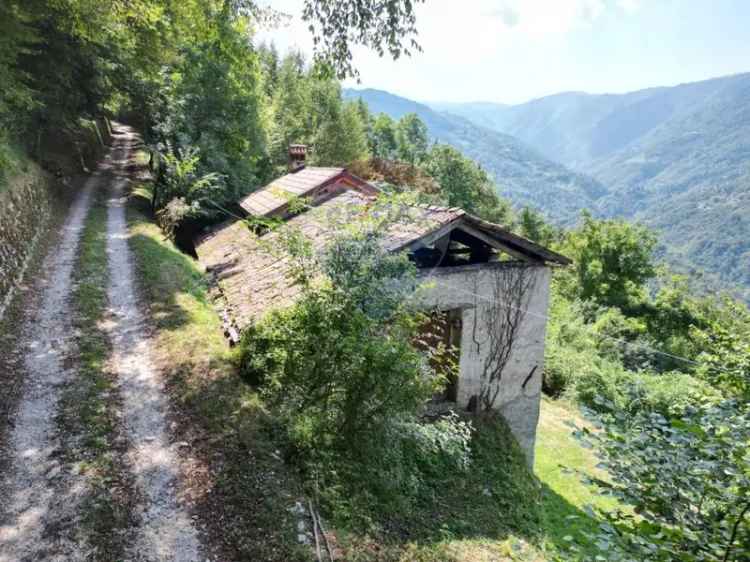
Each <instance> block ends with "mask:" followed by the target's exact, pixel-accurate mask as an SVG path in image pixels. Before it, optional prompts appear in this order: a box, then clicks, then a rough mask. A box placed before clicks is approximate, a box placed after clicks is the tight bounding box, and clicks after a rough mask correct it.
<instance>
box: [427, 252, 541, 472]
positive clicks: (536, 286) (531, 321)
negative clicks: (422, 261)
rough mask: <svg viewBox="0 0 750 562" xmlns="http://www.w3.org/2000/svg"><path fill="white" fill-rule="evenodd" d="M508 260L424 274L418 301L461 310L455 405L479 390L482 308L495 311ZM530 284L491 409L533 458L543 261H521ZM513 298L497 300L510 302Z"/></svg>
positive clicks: (484, 336) (485, 345)
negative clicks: (527, 263) (498, 285)
mask: <svg viewBox="0 0 750 562" xmlns="http://www.w3.org/2000/svg"><path fill="white" fill-rule="evenodd" d="M513 267H517V266H514V265H511V264H508V263H493V264H483V265H481V266H466V267H456V268H444V269H438V270H433V271H432V272H431V273H430V274H427V275H425V276H424V280H425V281H426V283H425V288H424V289H423V290H422V292H421V294H420V297H419V301H420V306H423V307H425V308H438V309H441V310H449V309H457V308H459V309H461V310H462V311H463V313H462V320H463V331H462V335H461V355H460V361H459V369H460V375H459V381H458V405H459V406H460V407H467V406H468V404H469V402H470V400H471V399H472V397H473V396H477V395H478V394H479V393H480V389H481V387H482V379H483V376H484V372H485V369H484V365H485V359H486V357H487V353H488V351H489V337H488V326H487V324H486V322H485V321H484V316H485V313H486V312H487V311H491V312H497V311H499V310H500V309H498V308H497V306H498V303H497V302H496V300H497V299H496V298H495V290H496V283H497V279H498V276H501V275H507V274H508V271H509V268H513ZM524 271H525V275H528V276H530V286H529V289H528V291H527V294H526V295H525V296H524V297H523V306H522V307H521V308H523V309H524V310H526V312H525V313H524V314H523V316H522V318H521V322H520V324H519V328H518V330H517V332H516V337H515V338H514V343H513V347H512V351H511V354H510V358H509V360H508V362H507V364H506V367H505V369H504V370H503V372H502V378H501V380H500V382H499V394H498V396H497V400H496V402H495V408H496V409H497V410H499V411H500V412H501V413H502V415H503V417H504V418H505V419H506V421H507V422H508V425H509V426H510V429H511V430H512V432H513V434H514V436H515V437H516V439H517V441H518V443H519V444H520V446H521V448H522V449H523V451H524V453H525V454H526V458H527V460H528V462H529V465H530V466H533V462H534V442H535V439H536V426H537V422H538V421H539V405H540V400H541V390H542V372H543V369H544V338H545V331H546V326H547V321H546V315H547V306H548V303H549V283H550V270H549V268H548V267H544V266H531V267H529V266H526V267H525V268H524ZM513 302H516V301H515V299H509V300H508V301H505V300H504V301H503V302H501V303H499V305H500V306H514V305H513V304H512V303H513Z"/></svg>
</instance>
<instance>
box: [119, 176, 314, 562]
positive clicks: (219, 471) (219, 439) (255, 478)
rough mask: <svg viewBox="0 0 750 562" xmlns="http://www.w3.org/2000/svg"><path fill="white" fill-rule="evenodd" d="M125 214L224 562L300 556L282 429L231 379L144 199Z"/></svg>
mask: <svg viewBox="0 0 750 562" xmlns="http://www.w3.org/2000/svg"><path fill="white" fill-rule="evenodd" d="M131 202H132V204H131V207H130V209H129V214H128V218H129V224H130V234H131V237H130V247H131V248H132V250H133V252H134V255H135V259H136V266H137V271H138V278H139V285H140V288H141V290H142V293H143V298H144V301H145V302H146V303H147V304H148V306H149V308H150V312H151V314H150V316H151V318H152V323H153V325H154V328H155V333H154V346H153V350H154V359H155V361H156V362H157V365H158V366H159V368H160V370H161V371H162V372H163V373H164V374H165V376H166V377H167V385H168V390H169V394H170V397H171V399H172V402H173V405H174V406H176V407H175V409H174V421H175V422H176V423H175V424H173V427H174V428H175V431H176V433H177V434H178V438H179V439H181V440H184V441H186V442H188V443H190V444H191V452H192V454H193V455H194V456H195V460H194V463H193V465H192V467H191V470H190V473H189V474H187V475H185V480H186V482H187V483H188V488H189V489H188V490H187V491H186V492H187V494H188V495H189V496H190V497H191V499H192V500H193V502H194V510H195V512H196V514H197V515H198V516H199V521H200V522H201V523H202V524H203V525H205V526H206V529H207V531H208V533H209V534H210V536H211V537H212V539H213V540H212V541H211V542H212V543H213V544H215V545H217V546H219V547H220V548H221V549H222V550H223V555H224V558H225V559H228V560H237V561H240V560H268V561H274V560H279V561H281V560H284V561H293V560H306V559H308V558H309V555H310V551H309V549H308V548H307V547H304V548H303V547H300V546H299V545H298V544H297V541H296V524H297V520H296V516H294V515H293V514H292V513H291V511H290V508H292V507H293V506H294V503H295V501H296V500H298V499H299V489H300V488H299V485H298V482H297V480H296V478H295V476H294V474H292V473H291V472H290V470H289V469H288V468H287V466H286V465H285V464H284V462H283V461H282V460H281V459H280V457H279V454H278V449H279V448H280V446H279V444H278V441H277V439H276V435H277V432H278V429H277V428H276V427H275V426H274V423H273V421H272V419H271V417H270V416H269V415H268V414H267V412H266V411H265V410H264V408H263V405H262V403H261V401H260V399H259V398H258V396H257V394H256V393H255V392H254V391H253V390H252V389H251V388H250V387H248V386H247V385H246V384H244V383H243V382H242V381H241V380H240V379H239V377H238V376H237V371H236V363H235V356H234V354H233V353H232V352H231V351H230V350H229V348H228V347H227V344H226V341H225V340H224V337H223V336H222V330H221V324H220V321H219V317H218V315H217V314H216V311H215V310H214V308H213V305H212V303H211V301H210V299H209V296H208V287H207V284H206V279H205V277H204V275H203V274H202V272H201V271H200V269H199V267H198V265H197V264H196V262H195V261H193V260H192V259H191V258H189V257H187V256H185V255H184V254H182V253H181V252H180V251H179V250H177V248H175V247H174V246H173V245H172V244H171V243H170V242H168V241H166V240H165V239H164V236H163V234H162V232H161V231H160V230H159V229H158V227H157V226H156V225H155V224H154V223H153V222H152V221H151V220H150V219H149V218H148V216H147V211H146V209H147V208H148V193H147V191H144V190H143V189H136V190H135V191H134V195H133V197H132V198H131Z"/></svg>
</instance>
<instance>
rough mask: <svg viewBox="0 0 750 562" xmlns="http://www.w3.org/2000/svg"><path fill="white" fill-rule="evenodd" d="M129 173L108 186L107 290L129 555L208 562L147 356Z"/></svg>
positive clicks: (124, 157) (128, 142) (125, 153)
mask: <svg viewBox="0 0 750 562" xmlns="http://www.w3.org/2000/svg"><path fill="white" fill-rule="evenodd" d="M117 133H118V134H117V139H118V140H117V142H118V143H121V146H122V147H123V149H122V150H121V151H119V153H118V156H119V157H120V160H119V161H118V162H117V166H118V168H121V169H122V168H124V166H125V165H126V164H127V162H128V159H129V156H130V147H131V146H132V145H133V144H134V143H135V141H136V135H135V133H134V132H133V131H132V130H131V129H130V128H128V127H124V126H118V128H117ZM126 184H127V179H126V177H125V175H124V172H123V173H122V174H121V175H119V177H116V178H115V179H114V181H113V182H112V184H111V187H110V198H109V200H108V203H107V206H108V216H107V253H108V256H109V257H108V259H109V270H110V286H109V288H108V296H109V304H110V316H111V318H112V320H113V324H112V326H111V327H110V329H109V331H110V337H111V340H112V346H113V356H112V360H111V363H110V365H111V368H112V371H113V372H114V373H115V374H116V375H117V379H118V387H119V392H120V395H121V398H122V420H123V422H124V425H125V432H126V435H127V438H128V441H129V451H128V453H127V455H126V459H127V463H128V465H129V467H130V469H131V470H132V471H133V474H134V476H135V482H136V486H137V488H138V490H139V492H140V493H139V497H142V498H143V504H142V505H140V506H139V507H138V509H137V510H138V511H139V512H140V517H141V523H140V526H139V527H138V529H137V530H136V533H135V537H134V540H133V542H132V544H131V550H130V552H129V558H130V559H132V560H138V561H144V562H146V561H148V562H156V561H167V560H170V561H176V562H192V561H200V562H203V560H205V557H202V556H201V546H200V543H199V540H198V537H197V533H196V530H195V528H194V526H193V524H192V519H191V517H190V515H189V513H188V511H187V509H186V508H185V507H184V506H182V505H181V503H180V502H179V500H178V476H179V471H180V469H179V457H178V455H177V454H176V450H175V445H174V444H172V443H170V437H169V433H168V430H167V413H168V412H167V397H166V394H165V391H164V386H163V382H162V380H161V378H160V376H159V373H158V372H157V371H156V369H155V368H154V365H153V363H152V361H151V358H150V355H149V345H150V342H149V339H148V330H147V324H146V320H145V318H144V316H143V314H142V312H141V306H140V304H139V302H138V296H137V291H136V284H135V280H134V279H135V275H134V269H133V261H132V257H131V253H130V252H131V251H130V248H129V247H128V240H127V237H128V228H127V222H126V218H125V206H126V196H125V186H126Z"/></svg>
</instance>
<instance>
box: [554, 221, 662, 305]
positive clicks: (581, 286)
mask: <svg viewBox="0 0 750 562" xmlns="http://www.w3.org/2000/svg"><path fill="white" fill-rule="evenodd" d="M655 246H656V237H655V236H654V234H653V232H651V231H650V230H648V229H647V228H645V227H643V226H639V225H634V224H630V223H627V222H625V221H623V220H596V219H594V218H593V217H592V216H591V215H590V214H588V213H584V214H583V224H582V225H581V226H580V227H578V228H577V229H576V230H574V231H572V232H571V233H570V234H569V235H568V238H567V240H566V242H565V243H564V245H563V253H565V254H567V255H568V256H569V257H571V258H572V259H573V262H574V265H573V268H571V272H572V275H573V276H574V278H571V279H569V280H568V283H567V291H568V292H569V294H577V295H578V296H579V297H580V298H582V299H584V300H593V301H595V302H597V303H598V304H600V305H603V306H616V307H618V308H621V309H623V310H627V309H629V308H632V307H634V306H635V305H637V304H638V303H640V302H642V301H643V300H644V299H645V298H646V287H645V284H646V282H647V281H648V280H650V279H652V278H653V277H654V276H655V275H656V267H655V264H654V248H655Z"/></svg>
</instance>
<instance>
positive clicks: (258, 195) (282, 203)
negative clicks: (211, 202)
mask: <svg viewBox="0 0 750 562" xmlns="http://www.w3.org/2000/svg"><path fill="white" fill-rule="evenodd" d="M337 185H341V186H345V187H347V188H354V189H356V190H358V191H361V192H363V193H365V194H368V195H374V194H376V193H377V189H376V188H375V187H373V186H371V185H370V184H368V183H367V182H365V181H363V180H361V179H359V178H358V177H356V176H354V175H352V174H350V173H349V172H348V171H347V170H346V168H316V167H305V168H302V169H300V170H298V171H296V172H293V173H290V174H287V175H285V176H282V177H280V178H279V179H277V180H274V181H272V182H271V183H269V184H268V185H267V186H265V187H263V188H261V189H260V190H258V191H255V192H253V193H251V194H250V195H248V196H247V197H245V198H244V199H243V200H242V201H240V207H242V208H243V209H244V210H245V211H247V212H248V213H249V214H251V215H253V216H255V217H267V216H271V215H278V214H283V212H284V210H285V209H286V208H287V206H288V204H289V202H290V200H292V199H294V198H297V197H315V196H316V195H317V192H318V191H319V190H322V189H324V188H328V189H329V191H330V189H331V188H334V187H336V186H337Z"/></svg>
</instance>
